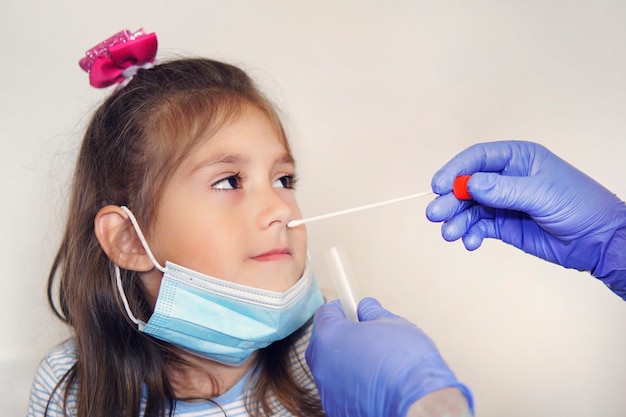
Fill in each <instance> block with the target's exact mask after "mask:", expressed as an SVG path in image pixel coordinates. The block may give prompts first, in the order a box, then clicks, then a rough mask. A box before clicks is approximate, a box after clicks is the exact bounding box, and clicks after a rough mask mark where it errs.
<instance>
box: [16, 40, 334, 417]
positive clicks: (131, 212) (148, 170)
mask: <svg viewBox="0 0 626 417" xmlns="http://www.w3.org/2000/svg"><path fill="white" fill-rule="evenodd" d="M149 36H152V38H153V39H152V41H153V42H154V46H155V47H156V38H155V37H154V36H153V35H149ZM141 37H143V34H142V36H141ZM146 39H147V38H143V40H144V41H145V40H146ZM126 41H128V42H126ZM126 41H122V42H121V43H118V44H117V45H108V49H107V51H105V53H104V55H103V56H98V57H96V58H94V59H96V60H97V59H100V58H102V59H105V60H106V59H109V60H111V59H112V58H111V57H112V56H113V58H115V55H116V54H117V53H118V52H119V51H116V50H114V49H115V48H119V47H126V46H132V44H133V43H134V42H133V39H132V38H129V39H126ZM125 43H127V44H126V45H125ZM135 46H136V45H135ZM140 49H141V48H140ZM91 58H93V57H91ZM151 60H153V56H152V57H148V58H147V59H143V61H144V62H141V61H142V60H138V61H137V60H136V61H132V62H133V65H127V64H122V65H121V66H120V71H117V72H115V71H114V72H115V76H114V77H113V78H110V79H111V80H113V81H115V82H119V81H122V80H123V81H124V82H123V84H126V82H127V84H126V85H123V84H122V87H121V88H118V89H117V90H116V91H115V92H114V93H113V94H112V95H111V96H110V97H109V98H108V99H107V100H106V101H105V102H104V103H103V104H102V106H101V107H100V108H99V109H98V110H97V111H96V112H95V114H94V116H93V118H92V120H91V122H90V124H89V126H88V128H87V131H86V134H85V136H84V139H83V143H82V146H81V149H80V153H79V156H78V162H77V166H76V171H75V176H74V182H73V188H72V195H71V201H70V208H69V215H68V222H67V226H66V229H65V234H64V237H63V240H62V242H61V246H60V248H59V251H58V254H57V256H56V259H55V261H54V264H53V266H52V269H51V273H50V278H49V285H48V287H49V288H48V295H49V300H50V303H51V306H52V307H53V309H54V311H55V313H56V314H57V315H58V316H59V317H60V318H61V319H62V320H64V321H65V322H67V323H68V324H69V325H70V326H72V328H73V332H74V337H73V338H72V339H71V340H68V341H66V342H65V343H63V344H62V345H60V346H58V347H56V348H54V349H53V350H52V351H50V352H49V354H48V355H47V356H46V358H45V360H44V361H43V362H42V363H41V365H40V367H39V369H38V371H37V375H36V377H35V380H34V382H33V387H32V391H31V398H30V404H29V407H28V415H29V416H65V415H67V416H89V417H112V416H127V417H130V416H133V417H136V416H166V415H170V416H172V415H175V416H229V417H231V416H245V415H252V416H261V415H263V416H265V415H276V416H287V415H306V416H319V415H324V413H323V411H322V408H321V405H320V401H319V398H318V394H317V390H316V388H315V385H314V382H313V379H312V377H311V375H310V372H309V370H308V368H307V366H306V364H305V361H304V350H305V348H306V345H307V342H308V335H309V331H310V328H309V325H308V322H309V319H310V318H311V317H312V316H313V313H314V312H315V310H316V309H317V307H319V306H320V305H321V304H322V302H323V301H322V297H321V295H320V293H319V290H318V289H317V285H316V283H315V280H314V278H313V277H312V276H311V274H310V271H308V268H307V254H306V250H307V249H306V231H305V229H304V228H303V227H297V228H293V229H288V228H287V227H286V223H287V222H288V221H289V220H290V219H292V218H298V216H300V212H299V208H298V205H297V203H296V200H295V197H294V185H295V177H294V175H295V173H294V169H295V168H294V160H293V157H292V155H291V151H290V148H289V144H288V142H287V138H286V136H285V133H284V130H283V128H282V125H281V122H280V120H279V118H278V116H277V113H276V111H275V109H274V108H273V107H272V105H271V104H270V103H269V101H268V100H267V99H266V98H265V97H264V96H263V95H262V94H261V93H260V92H259V91H258V90H257V88H256V87H255V85H254V84H253V82H252V81H251V80H250V78H249V77H248V76H247V75H246V74H245V73H244V72H243V71H242V70H240V69H238V68H236V67H233V66H231V65H228V64H224V63H220V62H215V61H211V60H208V59H179V60H174V61H171V62H167V63H163V64H160V65H157V66H153V67H152V68H147V67H149V66H150V65H149V63H150V61H151ZM126 62H128V61H126ZM109 63H110V62H109ZM90 65H95V66H97V65H100V66H101V67H102V66H103V64H102V62H99V61H98V63H96V64H93V62H92V63H90ZM106 65H107V63H106V62H105V63H104V67H106ZM95 66H94V67H93V68H95ZM93 68H92V72H91V73H90V78H91V80H92V84H95V83H94V80H95V79H96V78H98V76H99V75H98V74H95V73H96V70H95V69H93ZM88 69H89V68H88ZM105 72H106V71H105ZM94 74H95V75H94ZM100 75H102V73H100ZM128 80H130V81H128ZM100 81H102V80H100ZM100 84H101V85H108V84H111V82H104V83H102V82H101V83H100ZM215 277H218V278H215ZM54 294H57V296H56V297H54V296H53V295H54Z"/></svg>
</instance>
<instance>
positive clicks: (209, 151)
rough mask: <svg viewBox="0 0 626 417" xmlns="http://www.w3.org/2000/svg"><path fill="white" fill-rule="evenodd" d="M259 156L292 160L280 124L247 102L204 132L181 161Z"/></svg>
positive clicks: (241, 159)
mask: <svg viewBox="0 0 626 417" xmlns="http://www.w3.org/2000/svg"><path fill="white" fill-rule="evenodd" d="M261 158H267V159H271V160H273V161H276V162H286V163H287V162H289V163H293V162H294V161H293V157H292V155H291V152H290V149H289V145H288V143H287V140H286V138H285V136H284V133H283V131H282V128H281V127H280V125H279V126H276V125H275V124H274V123H273V120H272V118H271V117H269V116H268V115H267V114H266V113H265V112H264V111H262V110H261V109H259V108H257V107H256V106H252V105H246V106H244V107H242V109H241V111H240V112H238V113H237V114H236V115H233V117H231V118H229V120H226V121H224V123H222V124H221V126H220V127H219V128H218V129H217V130H216V131H214V132H211V133H208V134H206V135H203V137H202V139H201V140H200V141H199V143H198V144H197V146H196V149H194V150H193V151H192V152H190V154H189V155H188V157H187V158H186V161H184V164H185V165H187V166H189V165H190V164H191V165H197V164H204V163H206V162H207V160H209V161H210V160H219V161H221V162H230V163H237V162H238V163H244V162H250V161H251V160H255V159H261Z"/></svg>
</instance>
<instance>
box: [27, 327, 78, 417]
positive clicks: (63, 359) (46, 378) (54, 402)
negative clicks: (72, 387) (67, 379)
mask: <svg viewBox="0 0 626 417" xmlns="http://www.w3.org/2000/svg"><path fill="white" fill-rule="evenodd" d="M75 363H76V346H75V343H74V340H73V339H68V340H66V341H65V342H63V343H61V344H59V345H57V346H55V347H54V348H52V349H51V350H50V351H49V352H48V353H47V354H46V356H45V357H44V358H43V360H42V361H41V363H40V364H39V367H38V368H37V371H36V372H35V378H34V379H33V383H32V386H31V392H30V399H29V404H28V416H29V417H30V416H41V415H43V414H44V411H45V409H46V407H48V406H49V409H48V415H51V416H55V415H57V414H55V413H56V412H58V413H59V414H58V415H62V414H60V413H61V407H62V405H63V394H64V392H65V390H64V389H62V388H61V389H57V386H58V385H59V383H60V382H61V381H62V380H63V377H64V376H65V375H66V374H67V372H68V371H69V370H70V369H71V368H72V366H74V364H75ZM70 405H71V404H70Z"/></svg>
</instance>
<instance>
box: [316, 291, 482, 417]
mask: <svg viewBox="0 0 626 417" xmlns="http://www.w3.org/2000/svg"><path fill="white" fill-rule="evenodd" d="M358 315H359V320H361V321H360V322H359V323H355V322H353V321H350V320H347V319H346V318H345V316H344V313H343V309H342V308H341V305H340V304H339V302H338V301H337V300H335V301H332V302H330V303H328V304H325V305H323V306H322V307H320V309H319V310H318V311H317V313H316V314H315V319H314V321H313V334H312V336H311V341H310V343H309V346H308V348H307V351H306V361H307V363H308V364H309V367H310V368H311V372H312V373H313V377H314V378H315V382H316V383H317V386H318V389H319V392H320V395H321V398H322V405H323V407H324V411H326V414H327V415H328V416H330V417H335V416H350V417H364V416H368V417H369V416H372V417H374V416H375V417H380V416H385V417H396V416H398V417H404V416H405V415H406V413H407V410H408V409H409V407H410V406H411V405H412V404H413V403H414V402H415V401H416V400H418V399H419V398H421V397H422V396H424V395H426V394H428V393H430V392H433V391H436V390H439V389H442V388H446V387H457V388H459V389H460V390H461V392H462V393H463V394H464V395H465V397H466V398H467V400H468V405H469V407H471V406H472V397H471V394H470V392H469V390H468V389H467V388H466V387H465V386H464V385H463V384H461V383H459V382H458V381H457V379H456V377H455V376H454V374H453V373H452V371H450V369H449V368H448V366H447V365H446V363H445V362H444V361H443V359H442V358H441V356H440V355H439V352H438V351H437V348H436V347H435V345H434V344H433V342H432V341H431V340H430V339H429V338H428V336H426V335H425V334H424V333H423V332H422V331H421V330H420V329H418V328H417V327H416V326H415V325H414V324H412V323H410V322H409V321H407V320H406V319H404V318H402V317H399V316H396V315H394V314H393V313H391V312H389V311H387V310H385V309H384V308H382V307H381V305H380V304H379V303H378V301H376V300H375V299H373V298H365V299H363V300H362V301H361V302H360V303H359V309H358Z"/></svg>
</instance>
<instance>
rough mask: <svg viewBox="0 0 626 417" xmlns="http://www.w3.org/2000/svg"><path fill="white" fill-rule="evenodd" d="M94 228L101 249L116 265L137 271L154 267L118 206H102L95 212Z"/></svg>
mask: <svg viewBox="0 0 626 417" xmlns="http://www.w3.org/2000/svg"><path fill="white" fill-rule="evenodd" d="M94 229H95V232H96V238H97V239H98V242H99V243H100V246H101V247H102V250H103V251H104V253H106V255H107V256H108V257H109V259H110V260H111V261H113V263H115V264H116V265H117V266H119V267H120V268H123V269H127V270H129V271H138V272H147V271H150V270H152V269H154V264H153V263H152V261H151V260H150V258H149V257H148V255H147V254H146V251H145V249H144V248H143V246H142V245H141V242H140V241H139V237H138V236H137V233H136V232H135V229H134V228H133V226H132V224H131V222H130V219H129V218H128V214H126V212H125V211H124V210H122V209H121V208H120V207H118V206H113V205H109V206H104V207H102V208H101V209H100V210H99V211H98V214H96V218H95V220H94Z"/></svg>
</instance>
